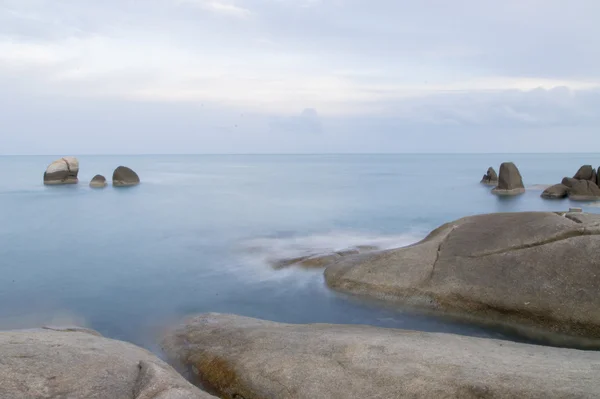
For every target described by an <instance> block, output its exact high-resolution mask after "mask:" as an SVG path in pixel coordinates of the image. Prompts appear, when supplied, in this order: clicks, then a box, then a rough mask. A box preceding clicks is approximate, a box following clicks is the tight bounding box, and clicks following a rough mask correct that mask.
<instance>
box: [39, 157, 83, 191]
mask: <svg viewBox="0 0 600 399" xmlns="http://www.w3.org/2000/svg"><path fill="white" fill-rule="evenodd" d="M78 174H79V161H78V160H77V158H75V157H64V158H60V159H57V160H56V161H54V162H52V163H51V164H50V165H49V166H48V167H47V168H46V172H45V173H44V184H47V185H58V184H77V183H78V182H79V180H78V178H77V175H78Z"/></svg>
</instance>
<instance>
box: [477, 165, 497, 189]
mask: <svg viewBox="0 0 600 399" xmlns="http://www.w3.org/2000/svg"><path fill="white" fill-rule="evenodd" d="M481 183H482V184H486V185H488V186H495V185H497V184H498V174H497V173H496V171H495V170H494V168H493V167H491V166H490V167H489V168H488V170H487V173H486V174H485V175H483V178H482V179H481Z"/></svg>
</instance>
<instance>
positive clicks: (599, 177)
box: [596, 167, 600, 187]
mask: <svg viewBox="0 0 600 399" xmlns="http://www.w3.org/2000/svg"><path fill="white" fill-rule="evenodd" d="M596 185H597V186H598V187H600V167H598V172H596Z"/></svg>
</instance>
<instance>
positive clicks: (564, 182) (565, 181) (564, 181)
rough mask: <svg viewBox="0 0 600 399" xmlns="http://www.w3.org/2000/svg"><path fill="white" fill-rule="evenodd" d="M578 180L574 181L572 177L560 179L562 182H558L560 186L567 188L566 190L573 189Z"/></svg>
mask: <svg viewBox="0 0 600 399" xmlns="http://www.w3.org/2000/svg"><path fill="white" fill-rule="evenodd" d="M578 181H579V180H577V179H574V178H572V177H564V178H563V179H562V181H561V182H560V184H562V185H563V186H567V187H568V188H571V187H573V185H575V184H576V183H577V182H578Z"/></svg>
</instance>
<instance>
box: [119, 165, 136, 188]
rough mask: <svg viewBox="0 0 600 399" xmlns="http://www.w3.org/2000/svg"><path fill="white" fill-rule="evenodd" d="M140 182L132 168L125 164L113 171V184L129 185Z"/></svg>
mask: <svg viewBox="0 0 600 399" xmlns="http://www.w3.org/2000/svg"><path fill="white" fill-rule="evenodd" d="M138 184H140V178H139V176H138V175H137V173H135V172H134V171H133V170H132V169H130V168H128V167H126V166H119V167H118V168H117V169H115V171H114V172H113V186H115V187H129V186H137V185H138Z"/></svg>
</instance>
